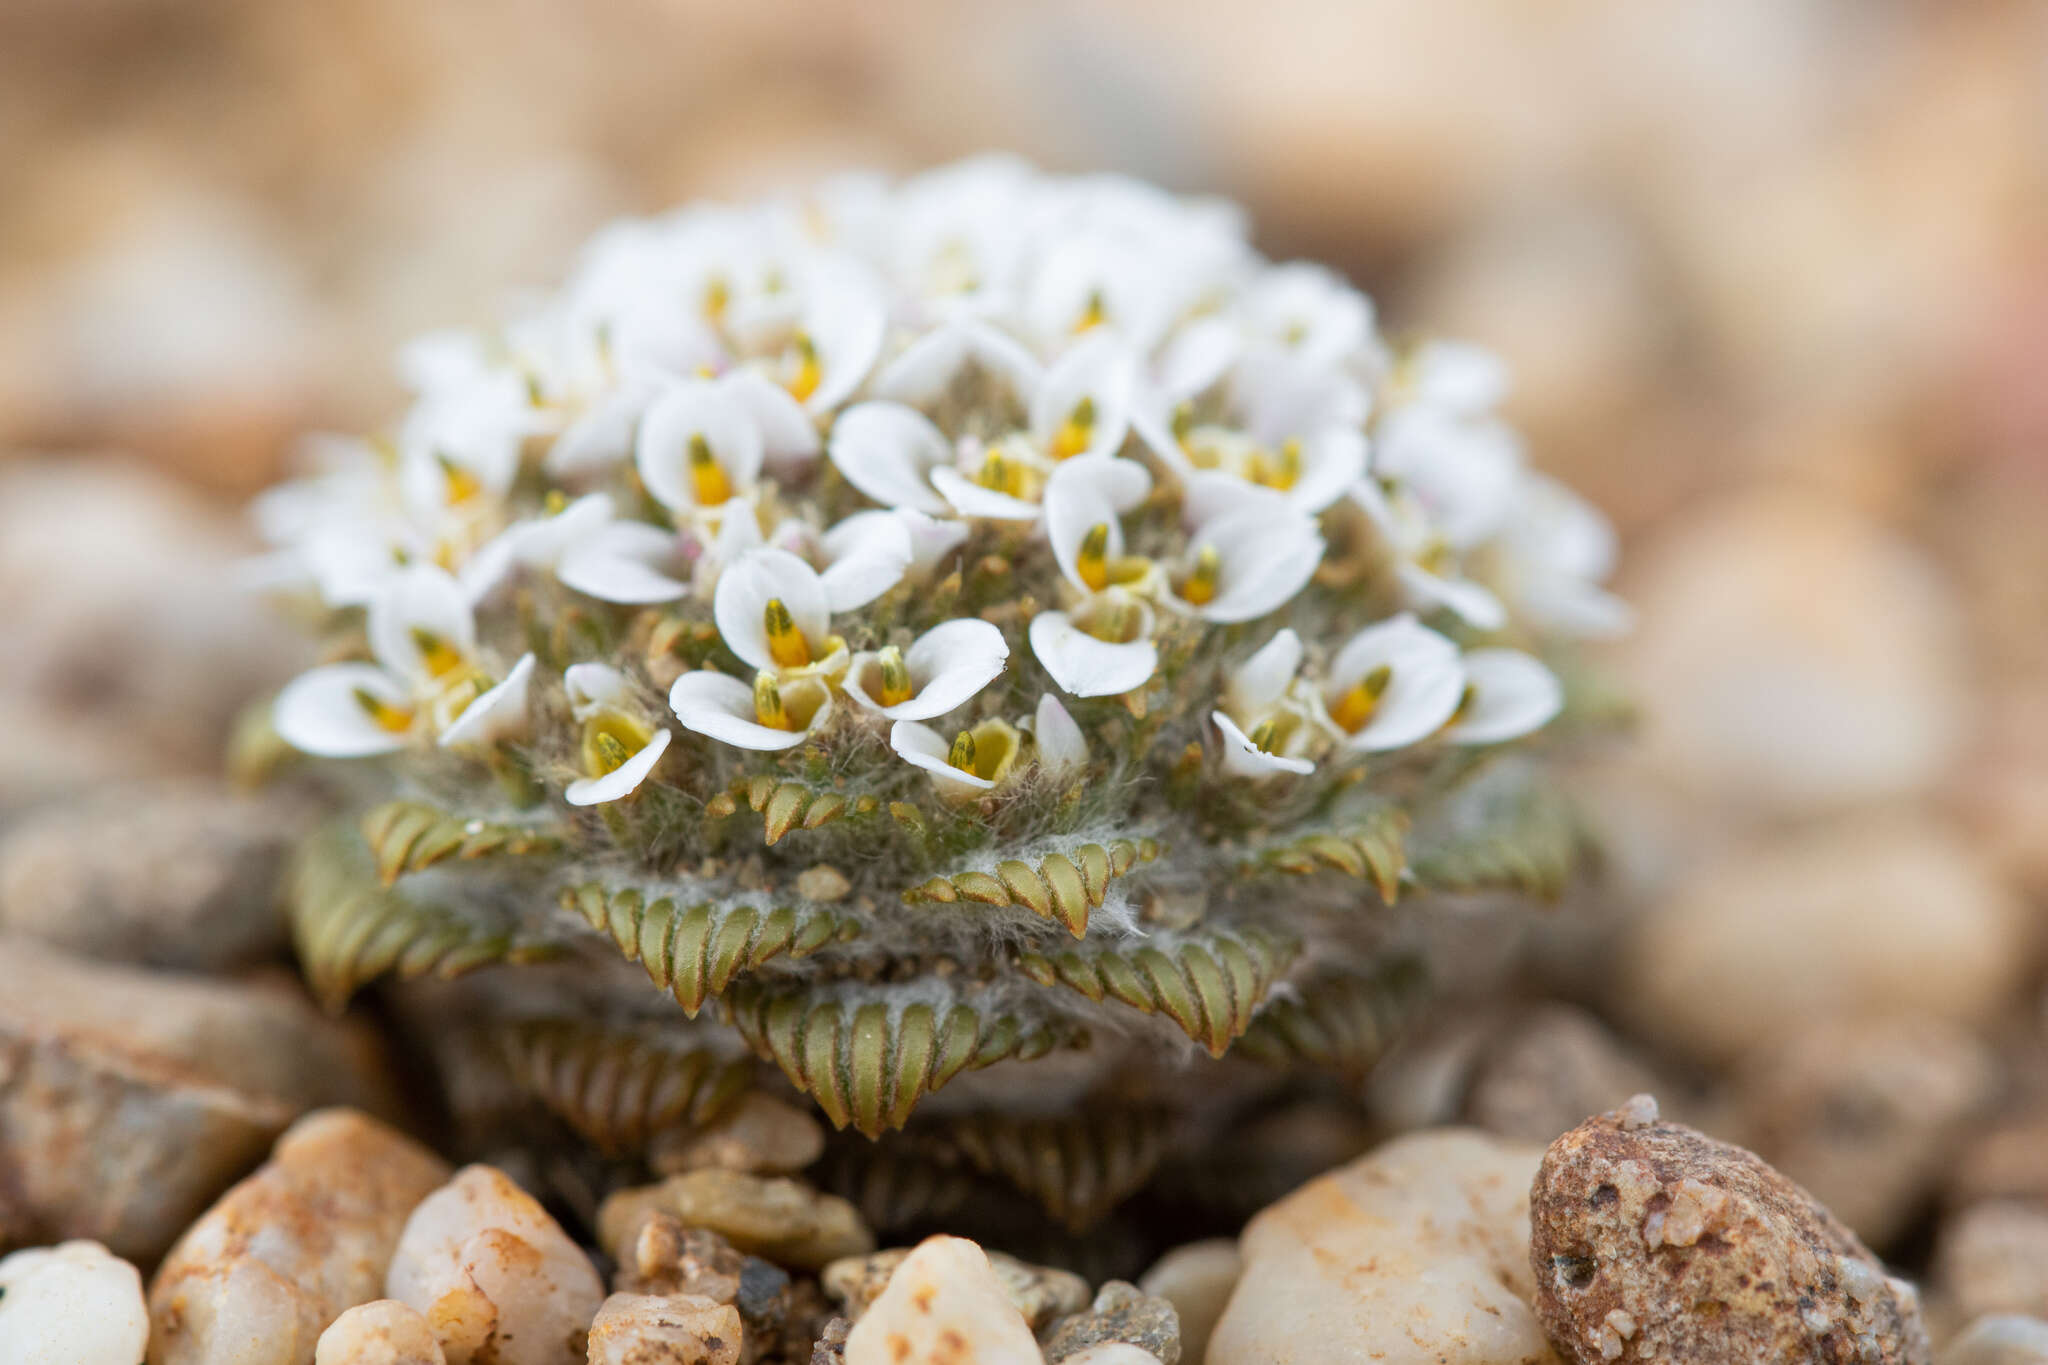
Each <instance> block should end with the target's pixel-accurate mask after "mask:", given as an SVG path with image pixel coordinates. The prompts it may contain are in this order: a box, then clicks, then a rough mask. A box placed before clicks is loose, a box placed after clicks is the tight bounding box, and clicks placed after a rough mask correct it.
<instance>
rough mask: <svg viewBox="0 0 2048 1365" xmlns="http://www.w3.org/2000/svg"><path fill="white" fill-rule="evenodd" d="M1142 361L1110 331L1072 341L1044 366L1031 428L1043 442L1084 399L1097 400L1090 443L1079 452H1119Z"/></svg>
mask: <svg viewBox="0 0 2048 1365" xmlns="http://www.w3.org/2000/svg"><path fill="white" fill-rule="evenodd" d="M1136 377H1137V367H1136V365H1135V363H1134V361H1133V359H1132V357H1131V353H1130V351H1129V350H1128V349H1127V348H1126V347H1125V346H1124V345H1123V344H1122V343H1121V342H1120V341H1118V340H1117V339H1116V338H1114V337H1111V336H1100V337H1092V338H1090V339H1089V340H1086V341H1083V342H1081V343H1080V344H1079V345H1077V346H1075V347H1073V348H1072V349H1070V350H1069V351H1067V353H1066V354H1065V355H1062V356H1061V357H1060V358H1059V359H1058V360H1057V361H1055V362H1054V363H1053V366H1052V368H1051V369H1049V370H1047V371H1046V372H1045V382H1044V383H1043V384H1041V385H1040V386H1039V388H1038V392H1037V393H1036V394H1035V395H1033V397H1032V399H1031V434H1032V436H1033V437H1034V438H1036V440H1037V441H1038V443H1039V445H1040V446H1041V447H1042V446H1044V445H1046V444H1048V443H1049V442H1050V441H1051V440H1052V438H1053V435H1054V433H1056V432H1057V431H1058V430H1059V429H1060V427H1061V426H1063V425H1064V424H1065V423H1066V421H1067V419H1068V418H1069V417H1071V416H1072V415H1073V412H1074V409H1075V407H1077V406H1078V405H1079V404H1080V403H1081V401H1082V400H1083V399H1087V400H1090V401H1092V402H1093V403H1094V405H1095V422H1094V425H1093V426H1092V427H1091V428H1090V429H1089V433H1088V445H1087V448H1086V449H1084V450H1081V451H1079V452H1077V454H1076V458H1079V457H1083V456H1090V455H1097V456H1100V455H1114V454H1116V452H1117V450H1118V448H1119V447H1121V446H1122V445H1123V443H1124V437H1125V436H1126V435H1127V434H1129V432H1130V429H1131V391H1132V387H1133V384H1134V383H1135V381H1136Z"/></svg>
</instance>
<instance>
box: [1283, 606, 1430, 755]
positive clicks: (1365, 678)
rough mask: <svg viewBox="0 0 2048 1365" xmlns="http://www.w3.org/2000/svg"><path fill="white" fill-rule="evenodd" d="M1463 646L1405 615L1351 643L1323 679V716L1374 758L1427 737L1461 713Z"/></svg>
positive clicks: (1343, 740)
mask: <svg viewBox="0 0 2048 1365" xmlns="http://www.w3.org/2000/svg"><path fill="white" fill-rule="evenodd" d="M1465 681H1466V674H1465V669H1464V667H1463V666H1462V665H1461V664H1460V662H1459V660H1458V647H1457V646H1456V645H1454V644H1452V643H1451V642H1450V641H1449V640H1447V639H1445V638H1444V637H1443V636H1441V635H1439V634H1437V633H1436V632H1435V631H1433V630H1430V629H1429V628H1428V627H1426V626H1423V625H1421V624H1419V623H1418V622H1417V621H1416V619H1415V618H1414V617H1413V616H1410V615H1408V614H1406V613H1405V612H1404V613H1403V614H1401V615H1399V616H1395V617H1392V618H1390V619H1388V620H1385V621H1382V622H1380V623H1379V624H1378V625H1372V626H1367V627H1366V628H1365V629H1364V630H1361V631H1359V632H1358V633H1357V634H1356V635H1354V636H1352V637H1351V638H1350V640H1348V641H1346V642H1345V645H1344V647H1343V648H1342V649H1340V650H1339V651H1338V652H1337V657H1336V658H1335V659H1334V660H1332V661H1331V663H1330V671H1329V676H1328V677H1326V678H1325V679H1324V680H1323V686H1322V691H1321V694H1320V698H1319V700H1320V702H1321V705H1322V708H1323V712H1322V719H1323V721H1324V722H1325V724H1326V725H1327V726H1328V728H1329V730H1330V732H1331V734H1332V735H1333V736H1334V737H1335V739H1336V740H1337V742H1338V743H1339V744H1340V745H1342V746H1344V747H1345V748H1347V749H1351V750H1354V751H1357V752H1361V753H1373V752H1378V751H1382V750H1386V749H1401V748H1405V747H1407V746H1408V745H1410V744H1414V743H1417V742H1419V741H1421V740H1424V739H1427V738H1428V737H1429V736H1431V735H1433V734H1435V733H1436V732H1437V731H1438V730H1439V729H1441V728H1442V727H1443V724H1444V722H1445V721H1447V720H1449V719H1450V718H1451V716H1452V714H1453V713H1454V712H1455V711H1456V710H1457V709H1458V701H1459V698H1460V697H1461V696H1462V695H1463V693H1464V690H1465Z"/></svg>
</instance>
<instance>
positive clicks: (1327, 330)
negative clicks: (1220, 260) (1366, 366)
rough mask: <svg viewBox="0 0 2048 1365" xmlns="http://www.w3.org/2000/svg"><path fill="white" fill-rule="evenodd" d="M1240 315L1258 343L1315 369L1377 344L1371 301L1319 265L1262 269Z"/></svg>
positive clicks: (1338, 361)
mask: <svg viewBox="0 0 2048 1365" xmlns="http://www.w3.org/2000/svg"><path fill="white" fill-rule="evenodd" d="M1241 313H1242V326H1243V327H1244V330H1245V332H1246V334H1247V335H1248V336H1250V337H1251V338H1252V340H1253V342H1254V344H1257V345H1261V346H1266V347H1270V348H1272V349H1274V350H1276V351H1280V352H1283V353H1285V354H1287V355H1288V356H1290V357H1292V358H1293V359H1295V360H1296V361H1298V362H1300V363H1302V364H1304V365H1307V366H1310V367H1311V368H1317V369H1334V368H1336V367H1337V366H1339V365H1342V364H1343V363H1344V362H1345V361H1347V360H1349V359H1351V358H1352V357H1355V356H1358V355H1360V354H1361V353H1363V352H1365V351H1366V350H1367V349H1368V348H1369V347H1370V345H1371V344H1372V339H1373V338H1372V320H1373V313H1372V301H1371V300H1369V299H1367V298H1366V297H1365V295H1363V294H1361V293H1359V292H1358V291H1357V290H1356V289H1353V288H1352V287H1351V286H1350V285H1348V284H1346V283H1345V282H1344V281H1343V280H1342V279H1340V278H1339V277H1338V276H1337V275H1336V274H1335V273H1333V272H1331V271H1329V270H1325V269H1324V268H1323V267H1321V266H1319V265H1309V264H1307V263H1305V262H1299V261H1297V262H1291V263H1289V264H1286V265H1278V266H1274V267H1273V268H1272V269H1270V270H1267V271H1264V272H1262V273H1261V274H1260V276H1259V278H1258V282H1257V283H1256V284H1255V285H1253V286H1252V288H1251V290H1250V291H1249V292H1248V293H1247V295H1246V297H1245V300H1244V305H1243V308H1242V310H1241Z"/></svg>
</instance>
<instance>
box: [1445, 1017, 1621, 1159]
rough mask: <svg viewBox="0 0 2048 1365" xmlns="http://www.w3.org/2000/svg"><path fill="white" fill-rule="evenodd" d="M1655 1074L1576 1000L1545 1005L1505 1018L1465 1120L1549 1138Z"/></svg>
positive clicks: (1511, 1134) (1476, 1077) (1481, 1065)
mask: <svg viewBox="0 0 2048 1365" xmlns="http://www.w3.org/2000/svg"><path fill="white" fill-rule="evenodd" d="M1656 1079H1657V1077H1656V1073H1655V1072H1653V1071H1652V1070H1651V1069H1650V1067H1649V1066H1648V1065H1647V1064H1646V1063H1644V1062H1643V1061H1642V1060H1641V1059H1640V1058H1637V1057H1635V1056H1633V1055H1631V1054H1630V1053H1629V1051H1628V1050H1627V1049H1626V1048H1625V1047H1624V1046H1623V1045H1622V1043H1621V1040H1620V1039H1618V1038H1616V1037H1615V1036H1614V1034H1613V1033H1612V1032H1611V1031H1610V1030H1609V1029H1608V1028H1607V1026H1606V1025H1605V1024H1603V1023H1601V1022H1600V1021H1599V1020H1598V1019H1596V1018H1594V1017H1593V1016H1592V1015H1591V1014H1589V1013H1587V1012H1586V1011H1584V1010H1582V1009H1578V1008H1576V1007H1575V1006H1571V1005H1564V1004H1556V1003H1546V1004H1542V1005H1538V1006H1536V1007H1535V1008H1533V1009H1529V1010H1525V1011H1519V1012H1517V1013H1515V1014H1514V1015H1512V1016H1510V1017H1509V1018H1507V1019H1506V1020H1504V1021H1503V1022H1502V1026H1501V1028H1500V1029H1499V1031H1498V1032H1497V1033H1495V1035H1494V1036H1493V1037H1492V1038H1491V1039H1490V1040H1489V1042H1488V1045H1487V1047H1486V1048H1485V1049H1484V1050H1483V1051H1482V1052H1481V1053H1480V1055H1479V1057H1478V1058H1477V1059H1476V1064H1475V1068H1474V1072H1473V1076H1472V1080H1471V1083H1470V1086H1469V1089H1468V1090H1467V1092H1466V1096H1465V1104H1464V1117H1465V1120H1466V1121H1467V1122H1469V1123H1471V1124H1473V1125H1475V1126H1476V1127H1480V1128H1484V1129H1485V1130H1486V1131H1487V1132H1489V1133H1497V1134H1499V1135H1500V1136H1501V1137H1505V1138H1517V1139H1520V1140H1521V1141H1524V1142H1542V1143H1547V1142H1549V1141H1550V1140H1551V1139H1552V1138H1554V1137H1556V1136H1557V1135H1558V1134H1559V1133H1562V1132H1564V1131H1565V1130H1566V1129H1568V1128H1572V1127H1575V1126H1577V1125H1578V1124H1579V1123H1581V1122H1583V1121H1584V1120H1585V1118H1586V1116H1587V1115H1589V1114H1599V1113H1604V1112H1605V1111H1607V1110H1609V1109H1612V1108H1613V1107H1614V1106H1615V1105H1617V1104H1620V1103H1621V1102H1622V1101H1623V1100H1626V1099H1627V1098H1628V1097H1629V1096H1630V1095H1635V1094H1639V1093H1641V1092H1643V1091H1645V1090H1648V1089H1651V1088H1653V1087H1654V1086H1655V1084H1656Z"/></svg>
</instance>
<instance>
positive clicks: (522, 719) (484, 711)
mask: <svg viewBox="0 0 2048 1365" xmlns="http://www.w3.org/2000/svg"><path fill="white" fill-rule="evenodd" d="M532 681H533V655H531V654H522V655H520V656H519V662H518V663H515V664H513V665H512V671H511V672H509V673H507V674H506V675H505V679H504V681H503V682H500V683H499V684H498V685H497V686H495V687H493V688H491V689H489V690H488V691H486V692H484V693H483V694H482V695H481V696H479V697H478V698H477V699H476V700H475V701H473V702H471V703H470V704H469V705H468V706H465V707H464V708H462V711H461V713H460V714H459V715H457V716H456V717H455V719H454V720H453V721H451V722H450V723H449V725H448V728H447V729H445V730H443V731H442V732H441V747H442V748H444V749H488V748H489V747H490V746H492V745H493V744H497V743H499V742H500V741H502V740H507V739H517V738H519V737H521V736H522V735H524V734H525V733H526V720H527V693H528V691H529V689H530V687H531V684H532Z"/></svg>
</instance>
